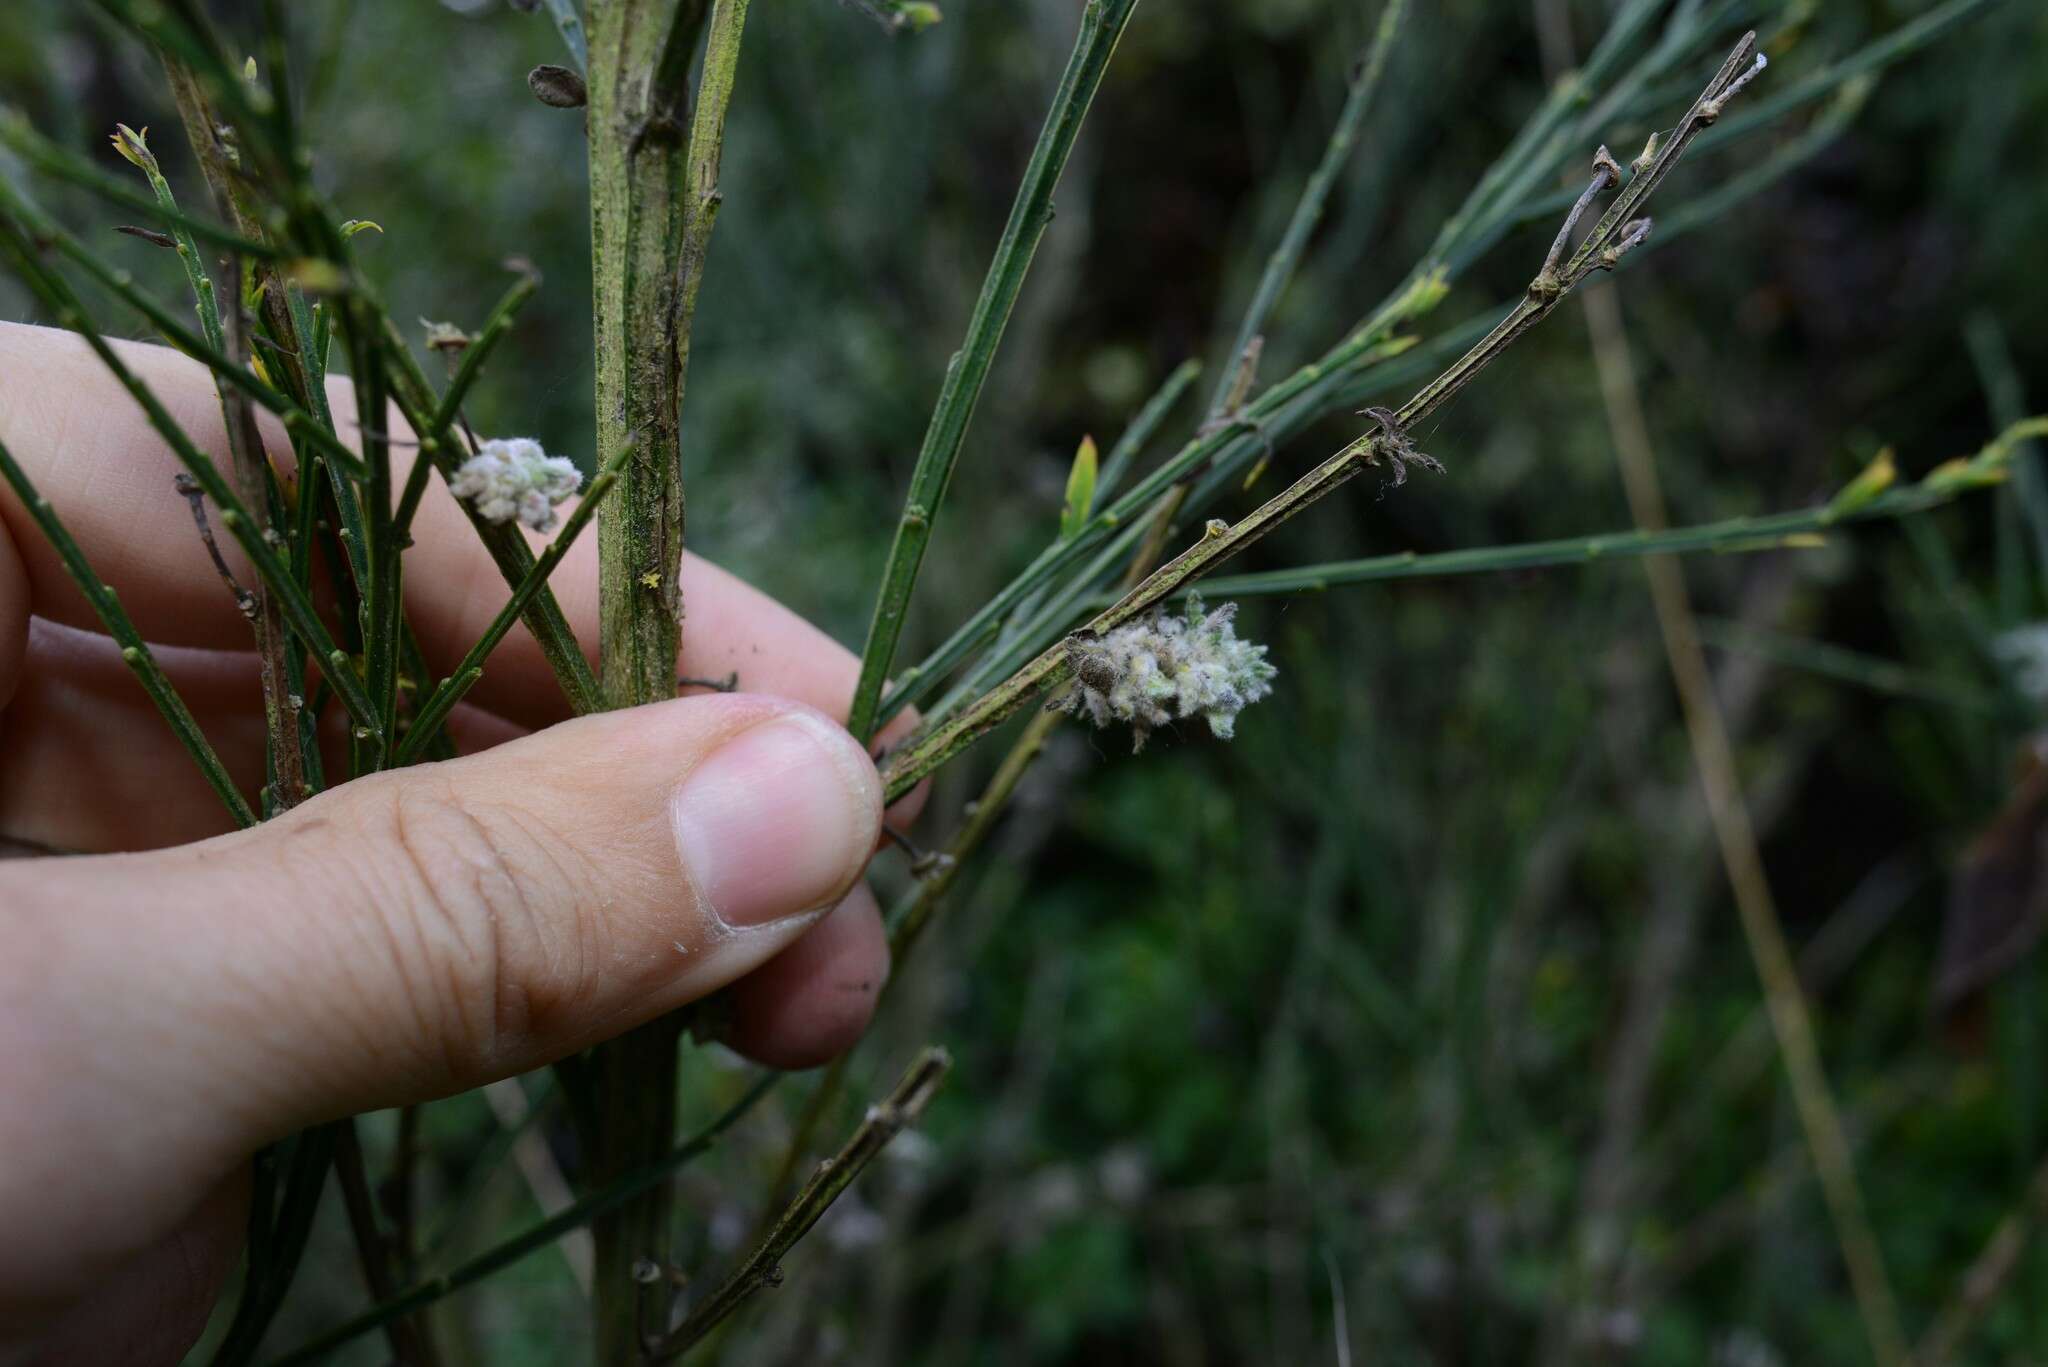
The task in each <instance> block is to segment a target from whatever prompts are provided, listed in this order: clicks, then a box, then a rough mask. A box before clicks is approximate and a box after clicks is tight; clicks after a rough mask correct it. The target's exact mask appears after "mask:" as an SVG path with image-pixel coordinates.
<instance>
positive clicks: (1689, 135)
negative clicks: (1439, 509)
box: [882, 33, 1756, 801]
mask: <svg viewBox="0 0 2048 1367" xmlns="http://www.w3.org/2000/svg"><path fill="white" fill-rule="evenodd" d="M1755 51H1756V34H1754V33H1747V34H1744V35H1743V38H1742V40H1741V42H1739V43H1737V44H1736V46H1735V49H1734V50H1733V51H1732V52H1730V53H1729V55H1728V58H1727V60H1726V61H1724V62H1723V63H1722V64H1721V69H1720V71H1719V72H1718V73H1716V75H1715V76H1714V78H1713V80H1712V81H1710V82H1708V84H1707V87H1706V89H1705V90H1703V91H1702V92H1701V94H1700V97H1699V98H1698V99H1697V100H1695V101H1694V102H1693V106H1692V109H1691V110H1690V111H1689V112H1688V113H1687V114H1686V116H1685V118H1684V119H1683V120H1682V121H1681V122H1680V124H1679V126H1678V129H1677V131H1675V132H1674V133H1673V135H1672V136H1671V138H1670V139H1669V141H1668V142H1667V143H1666V144H1665V145H1664V147H1663V148H1662V149H1661V150H1659V152H1658V153H1657V156H1656V158H1655V160H1654V161H1652V163H1651V164H1650V165H1649V166H1648V167H1646V168H1645V169H1644V170H1643V171H1642V172H1640V173H1639V174H1638V175H1637V176H1636V177H1635V179H1634V180H1632V181H1630V182H1629V184H1628V185H1627V186H1626V187H1624V188H1623V189H1622V191H1621V193H1620V194H1619V195H1617V196H1616V197H1615V201H1614V203H1613V204H1612V205H1610V206H1609V207H1608V210H1607V212H1606V213H1605V214H1604V215H1602V217H1601V219H1600V221H1599V223H1598V224H1596V225H1595V226H1594V228H1593V230H1592V231H1591V232H1590V233H1589V234H1588V235H1587V237H1586V240H1585V242H1584V243H1583V244H1581V245H1580V247H1579V249H1578V250H1577V251H1576V252H1574V253H1573V254H1572V255H1571V256H1570V258H1569V259H1567V260H1565V261H1563V262H1562V263H1551V262H1546V263H1545V268H1544V269H1543V271H1541V272H1540V273H1539V274H1538V275H1537V277H1536V279H1535V280H1534V281H1532V282H1531V283H1530V286H1529V291H1528V296H1527V297H1526V298H1525V299H1524V300H1523V301H1522V302H1521V303H1520V304H1518V305H1517V306H1516V307H1515V308H1514V309H1513V311H1511V312H1510V313H1509V314H1508V316H1507V317H1506V318H1504V319H1502V320H1501V321H1500V322H1499V323H1498V324H1497V325H1495V327H1494V329H1493V331H1491V332H1489V333H1488V334H1487V335H1486V336H1485V337H1483V338H1481V339H1480V341H1479V342H1478V343H1477V344H1476V345H1475V346H1473V347H1472V349H1471V350H1469V351H1467V352H1466V353H1465V354H1464V355H1463V356H1462V357H1460V358H1459V359H1458V360H1457V361H1455V362H1453V363H1452V364H1451V366H1450V368H1449V369H1447V370H1445V371H1444V372H1443V373H1442V374H1441V375H1439V376H1437V378H1436V379H1434V380H1432V381H1430V382H1429V383H1428V384H1426V385H1424V386H1423V387H1422V389H1420V390H1419V391H1417V393H1416V394H1415V395H1414V396H1413V397H1412V398H1410V399H1409V400H1408V402H1407V403H1405V404H1403V405H1402V406H1401V407H1400V409H1398V410H1396V411H1394V412H1393V413H1391V414H1390V417H1391V419H1392V421H1391V422H1383V423H1382V424H1381V430H1380V431H1378V432H1374V433H1369V434H1367V435H1366V436H1363V437H1360V438H1358V439H1357V440H1355V441H1352V442H1350V443H1348V444H1347V445H1345V446H1344V447H1343V448H1342V449H1341V450H1339V451H1338V452H1337V453H1336V454H1335V455H1333V456H1331V457H1330V458H1329V459H1327V460H1325V461H1324V462H1323V463H1322V464H1321V465H1319V466H1317V467H1316V468H1315V469H1314V470H1312V471H1310V472H1309V473H1308V474H1306V475H1304V476H1302V477H1301V478H1300V479H1299V480H1297V481H1296V482H1295V483H1294V484H1292V485H1290V486H1289V487H1288V488H1286V489H1284V490H1282V491H1281V492H1280V493H1278V494H1276V495H1275V496H1274V497H1273V498H1272V499H1270V500H1268V501H1267V502H1266V503H1265V504H1264V505H1262V506H1261V507H1260V508H1258V509H1257V510H1256V511H1255V512H1253V513H1252V514H1251V515H1250V516H1249V517H1247V518H1245V519H1244V520H1243V521H1241V522H1239V523H1237V524H1236V525H1235V526H1232V525H1230V524H1227V523H1224V522H1222V521H1218V520H1213V519H1212V520H1211V521H1210V522H1209V523H1208V525H1207V527H1206V528H1205V529H1204V531H1203V534H1202V537H1201V539H1200V540H1199V541H1197V542H1196V543H1195V544H1194V545H1193V546H1191V547H1189V548H1188V549H1187V550H1185V551H1183V552H1181V554H1180V555H1179V556H1177V557H1176V558H1175V559H1174V560H1173V561H1172V562H1170V563H1169V564H1167V565H1166V566H1164V567H1163V568H1161V569H1160V570H1158V571H1157V572H1155V573H1154V574H1152V575H1151V576H1150V577H1148V578H1147V579H1146V580H1145V582H1144V583H1142V584H1140V585H1139V586H1138V587H1137V588H1135V589H1133V590H1132V591H1131V592H1130V593H1128V594H1126V595H1125V596H1124V597H1123V598H1122V599H1121V600H1120V601H1119V602H1117V603H1116V604H1115V605H1113V606H1112V607H1110V608H1108V609H1106V610H1105V611H1103V612H1102V613H1101V614H1099V615H1098V616H1097V617H1096V618H1095V619H1094V620H1093V621H1091V622H1090V623H1089V624H1088V626H1087V628H1086V629H1087V630H1089V631H1093V632H1098V633H1100V632H1107V631H1110V630H1112V629H1114V628H1115V627H1117V626H1120V625H1121V624H1123V623H1124V622H1127V621H1130V620H1131V619H1132V618H1134V617H1136V616H1138V615H1139V614H1140V613H1143V612H1145V611H1147V610H1149V609H1150V608H1151V607H1152V605H1153V604H1155V603H1157V602H1159V601H1161V600H1162V599H1164V598H1165V597H1167V596H1168V595H1169V594H1171V593H1172V592H1174V591H1175V590H1176V589H1178V588H1180V587H1181V586H1182V585H1183V584H1187V583H1190V582H1192V581H1194V580H1196V579H1198V578H1200V577H1201V576H1202V575H1203V574H1205V573H1207V572H1208V570H1209V569H1210V568H1212V567H1213V566H1215V565H1217V564H1219V563H1221V562H1222V561H1223V560H1225V559H1228V558H1229V557H1230V556H1232V555H1235V554H1236V553H1237V552H1238V551H1241V550H1243V549H1244V548H1245V547H1247V546H1249V545H1251V544H1253V543H1254V542H1256V541H1258V540H1259V539H1260V538H1262V537H1263V536H1265V535H1266V533H1268V532H1270V531H1272V530H1273V529H1274V528H1275V527H1277V526H1279V525H1280V524H1281V523H1283V522H1286V521H1287V520H1288V519H1290V518H1292V517H1293V516H1294V515H1295V514H1296V513H1299V512H1300V511H1302V510H1303V509H1304V508H1307V507H1310V506H1312V505H1314V504H1315V503H1318V502H1320V501H1321V500H1322V499H1323V498H1325V497H1327V496H1328V495H1329V494H1330V493H1331V492H1332V491H1334V490H1335V489H1337V488H1338V487H1340V486H1341V485H1343V484H1345V483H1348V482H1349V481H1350V480H1351V479H1352V478H1354V477H1355V476H1356V475H1358V474H1359V473H1360V472H1361V471H1362V470H1363V469H1364V468H1365V467H1366V466H1367V465H1369V464H1372V463H1374V462H1376V461H1378V460H1381V459H1382V458H1385V459H1388V460H1391V461H1393V462H1394V463H1395V465H1396V467H1397V468H1398V467H1399V466H1400V465H1401V464H1402V462H1403V461H1404V459H1405V458H1409V453H1408V452H1407V450H1406V447H1405V441H1406V437H1405V434H1406V433H1407V432H1409V431H1412V430H1413V429H1414V427H1415V425H1416V424H1417V423H1419V422H1421V421H1422V420H1423V419H1424V418H1426V417H1428V416H1429V415H1430V414H1431V413H1433V412H1435V411H1436V410H1437V409H1438V408H1440V407H1442V406H1443V405H1444V404H1445V403H1447V402H1449V401H1450V400H1451V398H1452V397H1454V396H1455V395H1456V394H1457V393H1458V391H1459V390H1461V389H1463V388H1464V387H1465V386H1466V385H1467V384H1470V383H1471V382H1472V380H1473V379H1474V377H1476V376H1477V375H1478V374H1479V372H1480V371H1482V370H1484V369H1485V368H1486V367H1487V365H1489V364H1490V363H1491V362H1492V361H1493V360H1495V359H1496V358H1497V357H1499V356H1500V355H1501V354H1502V353H1503V352H1504V351H1505V350H1506V349H1507V348H1508V347H1509V346H1511V345H1512V344H1513V343H1514V342H1515V340H1516V339H1517V338H1519V337H1520V336H1521V335H1522V334H1523V333H1525V332H1527V331H1528V330H1529V329H1530V328H1532V327H1534V326H1535V325H1536V324H1537V323H1539V322H1541V321H1542V320H1543V319H1544V318H1546V317H1548V316H1549V315H1550V313H1551V312H1552V311H1553V310H1555V309H1556V307H1557V305H1558V304H1559V303H1560V302H1561V301H1562V300H1563V299H1564V297H1565V296H1566V295H1567V294H1569V293H1570V292H1571V290H1572V289H1573V288H1575V287H1576V286H1577V285H1578V284H1580V283H1581V282H1583V281H1584V280H1585V279H1586V278H1587V277H1589V276H1590V275H1592V274H1593V273H1594V272H1596V271H1602V270H1611V269H1613V267H1614V266H1615V265H1616V264H1618V263H1619V261H1620V259H1621V255H1622V253H1623V252H1624V251H1625V250H1627V246H1628V245H1631V244H1633V243H1634V242H1637V241H1640V240H1641V231H1640V229H1639V228H1638V226H1637V224H1636V222H1635V220H1634V218H1633V216H1632V213H1628V212H1622V211H1623V210H1630V211H1632V210H1633V209H1634V208H1635V207H1638V206H1640V205H1641V204H1642V202H1643V201H1644V199H1645V197H1646V196H1647V194H1648V191H1649V189H1651V188H1654V187H1655V185H1656V183H1657V182H1658V181H1660V180H1662V179H1663V177H1664V176H1666V175H1668V174H1669V173H1670V170H1671V167H1672V166H1673V165H1674V164H1676V162H1677V160H1678V158H1679V157H1681V156H1682V155H1684V152H1685V149H1686V147H1687V146H1688V145H1690V143H1691V142H1692V140H1693V139H1694V138H1695V137H1697V136H1698V134H1699V132H1700V131H1701V130H1702V129H1704V128H1706V127H1707V126H1708V125H1710V124H1711V123H1712V122H1713V120H1714V119H1716V118H1718V117H1720V112H1721V101H1722V100H1723V98H1724V97H1725V96H1726V94H1727V92H1728V90H1729V89H1730V87H1731V85H1732V84H1733V83H1734V82H1735V81H1736V78H1737V77H1738V76H1739V75H1740V74H1741V73H1742V72H1743V71H1744V70H1746V69H1748V68H1749V66H1750V60H1751V58H1752V56H1753V55H1754V54H1755ZM1603 152H1604V149H1603ZM1615 169H1616V168H1615V167H1614V164H1613V159H1612V158H1611V157H1603V158H1596V160H1595V169H1594V173H1593V181H1594V183H1595V185H1597V186H1602V187H1604V186H1606V185H1610V184H1612V182H1613V178H1614V173H1615ZM1067 668H1068V664H1067V653H1066V651H1065V650H1064V649H1063V648H1062V647H1061V646H1059V645H1054V646H1052V647H1050V648H1049V649H1047V650H1046V651H1045V652H1043V653H1042V654H1040V655H1039V656H1038V657H1037V658H1036V659H1035V660H1033V661H1032V662H1031V663H1029V664H1027V665H1025V666H1024V667H1023V668H1022V669H1020V670H1019V671H1018V672H1017V673H1015V674H1013V675H1011V676H1010V678H1009V679H1007V680H1005V681H1004V682H1003V683H1001V684H998V685H997V686H996V687H995V688H993V689H991V690H989V691H988V692H987V693H985V694H983V695H982V696H981V697H980V698H978V699H976V700H975V702H973V703H972V704H970V705H969V706H968V707H966V708H965V709H963V710H962V711H961V712H960V713H959V714H958V715H957V716H955V717H954V718H952V719H951V720H949V721H947V722H945V723H944V724H942V725H940V726H937V727H934V728H931V729H929V730H928V731H927V732H925V733H924V734H921V735H920V736H918V737H916V738H914V739H913V740H911V741H910V742H908V743H907V744H905V745H904V746H902V747H901V748H900V749H898V750H897V751H896V752H895V753H894V754H893V755H892V756H891V757H890V759H889V761H888V762H887V763H886V764H885V765H884V767H883V773H882V776H883V781H884V787H885V791H886V793H887V795H888V797H889V799H890V800H892V801H893V800H894V799H895V798H898V797H900V796H902V795H903V794H904V793H907V792H909V791H910V789H911V788H913V787H915V786H916V785H917V783H918V782H919V781H921V780H922V779H923V778H924V777H925V776H926V775H928V774H930V773H931V772H932V771H933V770H935V769H937V768H938V767H939V766H940V765H942V764H944V763H945V762H946V761H947V760H949V759H951V758H952V757H953V756H954V755H956V754H958V753H959V752H960V751H962V750H964V749H965V748H967V746H969V745H971V744H972V743H973V742H974V741H975V740H976V739H978V738H979V737H980V736H982V735H983V734H985V733H986V732H987V731H988V730H989V729H991V728H992V727H994V726H996V725H997V724H999V723H1000V722H1001V721H1002V720H1003V719H1004V718H1006V717H1008V716H1010V715H1012V714H1013V713H1015V712H1016V711H1017V710H1018V709H1019V708H1021V707H1023V706H1025V705H1026V704H1027V703H1028V702H1029V701H1030V700H1031V698H1032V697H1033V696H1034V695H1035V694H1037V693H1038V692H1039V691H1040V690H1041V689H1043V688H1045V687H1047V686H1049V685H1051V684H1054V683H1058V682H1060V681H1061V680H1063V679H1064V678H1065V677H1066V671H1067Z"/></svg>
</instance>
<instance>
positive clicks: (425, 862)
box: [370, 770, 599, 1076]
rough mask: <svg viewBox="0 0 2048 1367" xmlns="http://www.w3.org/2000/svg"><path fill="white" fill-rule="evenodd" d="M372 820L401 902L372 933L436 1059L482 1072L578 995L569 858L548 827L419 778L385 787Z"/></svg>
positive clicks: (584, 958) (586, 929)
mask: <svg viewBox="0 0 2048 1367" xmlns="http://www.w3.org/2000/svg"><path fill="white" fill-rule="evenodd" d="M379 805H380V811H379V812H378V814H377V819H378V820H379V821H380V822H381V823H382V826H383V830H382V832H381V834H382V835H383V836H385V837H386V838H385V839H383V840H380V841H376V842H374V844H373V846H372V848H382V849H388V850H390V851H391V852H392V854H393V859H392V867H391V869H389V870H388V876H389V877H392V878H395V879H397V880H399V881H400V883H401V884H402V887H401V888H400V889H399V891H398V895H396V896H391V897H387V898H379V899H373V900H374V902H375V904H376V905H377V907H378V911H379V913H380V914H377V915H374V916H372V917H371V918H370V919H371V922H372V929H373V931H374V933H375V934H376V935H377V936H378V937H379V939H380V940H381V942H382V944H381V949H382V950H383V952H384V953H385V954H386V955H387V956H388V962H389V964H390V967H391V970H392V973H391V978H392V983H393V986H394V988H395V989H396V991H397V993H398V996H399V999H400V1005H399V1007H398V1009H400V1010H402V1011H403V1012H405V1013H406V1014H407V1015H408V1016H409V1017H410V1019H411V1022H412V1025H413V1027H414V1031H415V1034H414V1037H415V1038H416V1039H417V1040H418V1041H419V1042H420V1047H421V1049H422V1051H423V1053H424V1054H426V1055H428V1056H430V1058H431V1061H432V1062H434V1063H436V1064H438V1065H439V1066H440V1067H441V1068H442V1069H445V1070H446V1071H447V1072H448V1073H450V1074H452V1075H455V1076H481V1075H483V1074H485V1073H487V1072H490V1071H493V1070H494V1069H496V1068H497V1067H499V1066H500V1065H501V1063H502V1061H503V1060H506V1059H507V1058H509V1057H512V1056H514V1055H516V1054H517V1053H518V1051H519V1049H520V1046H521V1043H522V1041H524V1040H526V1039H528V1038H530V1037H531V1036H532V1035H534V1034H535V1033H537V1032H543V1031H545V1030H546V1029H547V1028H548V1025H549V1023H550V1021H551V1020H552V1019H553V1018H555V1017H556V1016H557V1015H558V1014H559V1012H560V1010H561V1008H562V1007H563V1005H565V1004H566V1003H568V1002H570V1001H572V1000H574V999H576V998H577V997H579V996H580V995H581V994H582V993H583V991H584V990H585V986H586V981H587V967H588V965H590V964H592V963H595V962H598V961H599V960H598V957H597V955H596V954H595V953H594V952H592V946H591V945H590V944H589V938H590V935H591V934H592V928H591V923H592V922H593V919H594V918H591V917H589V916H587V915H584V914H582V912H581V910H580V907H579V898H578V895H577V893H578V889H579V888H580V887H583V886H587V885H588V884H587V881H586V880H583V879H580V878H579V877H578V871H577V870H575V869H574V868H573V867H572V857H571V856H570V855H569V854H568V852H567V851H566V850H565V849H564V848H563V847H562V843H561V842H560V841H559V840H558V839H557V838H555V837H554V836H553V835H552V833H551V832H549V831H548V830H547V829H546V826H545V823H543V822H542V821H540V820H539V819H538V818H536V817H535V816H533V815H532V814H531V813H529V812H526V811H523V810H521V809H519V808H517V807H515V806H511V805H508V804H503V803H485V802H478V801H476V800H475V799H474V798H472V797H469V796H467V795H465V794H463V793H460V792H457V791H456V790H455V789H454V786H453V785H452V784H450V783H448V782H446V781H444V780H437V779H436V778H434V777H432V776H431V771H430V770H419V771H414V772H413V773H412V774H408V775H406V776H405V779H404V781H400V782H393V783H390V784H388V785H384V786H383V794H382V801H381V803H380V804H379Z"/></svg>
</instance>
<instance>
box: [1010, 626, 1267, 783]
mask: <svg viewBox="0 0 2048 1367" xmlns="http://www.w3.org/2000/svg"><path fill="white" fill-rule="evenodd" d="M1236 615H1237V604H1235V603H1225V604H1224V605H1223V606H1221V607H1219V608H1217V609H1215V610H1214V611H1213V612H1209V611H1204V609H1203V607H1202V600H1201V599H1200V598H1199V597H1196V596H1195V595H1192V594H1190V595H1189V596H1188V602H1187V609H1186V613H1185V615H1184V616H1180V617H1175V616H1172V615H1170V614H1168V613H1164V612H1153V613H1150V614H1148V615H1146V616H1144V617H1141V618H1139V619H1138V620H1137V621H1135V622H1127V623H1125V624H1124V625H1123V626H1120V627H1117V628H1116V629H1115V630H1113V631H1110V632H1108V633H1106V634H1104V635H1102V636H1086V635H1076V636H1070V637H1068V638H1067V657H1068V659H1069V660H1070V661H1071V662H1072V664H1073V667H1074V679H1073V682H1072V683H1071V684H1070V685H1069V686H1068V687H1067V689H1066V691H1065V692H1063V693H1062V694H1060V695H1059V696H1058V697H1056V698H1054V699H1053V701H1052V703H1051V704H1050V705H1051V706H1053V707H1057V708H1059V709H1061V710H1062V711H1065V712H1070V713H1073V714H1074V715H1076V716H1085V717H1087V718H1088V720H1089V721H1091V722H1093V723H1094V724H1095V725H1096V726H1098V727H1106V726H1108V725H1110V724H1111V723H1112V722H1119V721H1121V722H1128V723H1129V724H1130V726H1131V729H1132V731H1133V732H1134V733H1135V735H1136V744H1134V745H1133V746H1132V748H1133V749H1135V750H1142V749H1143V748H1144V747H1145V738H1146V737H1147V736H1148V735H1150V734H1151V732H1152V729H1153V728H1154V727H1158V726H1165V725H1167V724H1169V723H1171V722H1172V721H1173V720H1174V719H1175V718H1176V717H1178V718H1181V719H1186V718H1189V717H1196V716H1199V717H1201V718H1202V719H1203V720H1205V721H1207V722H1208V723H1209V729H1210V730H1211V731H1213V732H1215V733H1216V734H1217V735H1218V736H1219V737H1221V738H1222V739H1224V740H1229V739H1230V737H1231V733H1232V732H1233V731H1234V730H1235V728H1236V725H1237V714H1238V713H1239V712H1241V711H1243V710H1244V709H1245V708H1247V707H1249V706H1251V704H1253V703H1255V702H1257V701H1259V700H1260V699H1261V698H1264V697H1265V696H1267V695H1268V694H1270V693H1271V692H1272V691H1273V680H1274V679H1275V678H1276V677H1278V675H1279V673H1280V671H1279V670H1278V669H1276V668H1274V667H1273V666H1272V665H1271V664H1270V663H1268V662H1267V660H1266V647H1264V646H1262V645H1255V644H1253V643H1252V642H1250V641H1244V640H1239V639H1238V635H1237V631H1236V629H1235V628H1234V627H1233V626H1232V624H1231V619H1232V618H1234V617H1235V616H1236Z"/></svg>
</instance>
